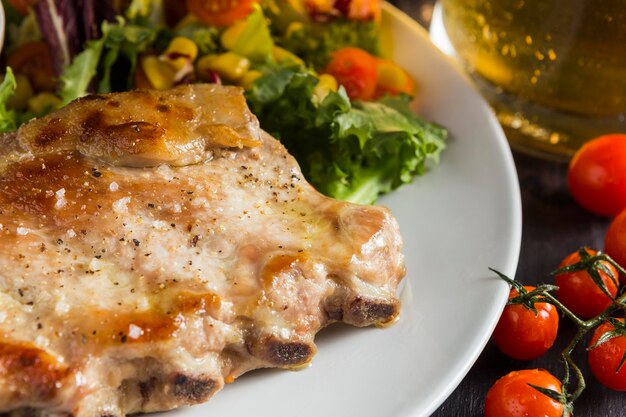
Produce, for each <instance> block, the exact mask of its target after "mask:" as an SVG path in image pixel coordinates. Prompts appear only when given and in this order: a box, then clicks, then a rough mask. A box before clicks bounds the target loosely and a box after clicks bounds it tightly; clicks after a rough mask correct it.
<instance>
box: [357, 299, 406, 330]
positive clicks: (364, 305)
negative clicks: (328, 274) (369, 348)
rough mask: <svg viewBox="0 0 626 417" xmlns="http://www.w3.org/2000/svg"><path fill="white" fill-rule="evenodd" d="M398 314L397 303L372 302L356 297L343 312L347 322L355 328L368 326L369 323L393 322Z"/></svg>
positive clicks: (372, 300) (385, 301) (371, 300)
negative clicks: (347, 319)
mask: <svg viewBox="0 0 626 417" xmlns="http://www.w3.org/2000/svg"><path fill="white" fill-rule="evenodd" d="M398 313H399V303H398V302H397V301H396V302H393V303H389V302H388V301H387V300H374V299H367V298H363V297H360V296H357V297H356V298H355V299H354V300H353V301H352V302H351V303H350V304H349V306H348V311H347V312H345V314H346V315H347V316H349V320H350V321H349V322H350V324H352V325H355V326H368V325H370V324H371V323H375V324H385V323H388V322H391V321H393V320H395V318H396V316H397V315H398Z"/></svg>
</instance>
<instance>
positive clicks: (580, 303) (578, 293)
mask: <svg viewBox="0 0 626 417" xmlns="http://www.w3.org/2000/svg"><path fill="white" fill-rule="evenodd" d="M586 251H587V253H588V254H590V255H595V254H596V251H594V250H591V249H586ZM579 261H580V255H579V254H578V251H576V252H573V253H571V254H569V255H568V256H567V257H566V258H565V259H564V260H563V262H561V265H559V267H560V268H562V267H564V266H567V265H572V264H575V263H577V262H579ZM602 263H603V264H604V265H605V266H606V267H607V268H608V269H609V270H610V271H611V273H612V274H613V277H614V278H615V281H616V282H617V279H618V275H617V270H616V269H615V268H614V267H613V266H612V265H611V264H609V263H608V262H605V261H602ZM598 272H599V273H600V277H601V278H602V282H604V285H605V286H606V288H607V290H608V291H609V294H611V296H612V297H613V298H615V295H616V294H617V286H616V285H615V282H613V280H612V279H611V278H610V277H609V276H608V275H607V274H605V273H604V272H602V271H601V270H598ZM555 285H556V286H557V287H559V289H558V290H557V292H556V296H557V298H558V299H559V301H560V302H562V303H563V304H564V305H565V307H567V308H569V309H570V310H571V312H572V313H574V314H576V315H577V316H578V317H580V318H582V319H590V318H592V317H594V316H597V315H598V314H600V313H602V311H604V309H606V308H607V307H608V306H609V305H610V304H611V302H612V301H613V300H612V299H611V298H610V297H609V296H607V295H606V294H605V293H603V292H602V290H601V289H600V288H599V287H598V286H597V285H596V283H595V282H593V279H592V278H591V276H590V275H589V273H588V272H587V271H584V270H580V271H574V272H568V273H563V274H558V275H557V276H556V277H555Z"/></svg>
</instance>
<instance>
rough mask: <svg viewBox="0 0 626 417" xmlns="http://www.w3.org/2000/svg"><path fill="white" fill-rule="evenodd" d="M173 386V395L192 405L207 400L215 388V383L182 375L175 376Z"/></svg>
mask: <svg viewBox="0 0 626 417" xmlns="http://www.w3.org/2000/svg"><path fill="white" fill-rule="evenodd" d="M173 385H174V389H173V392H174V395H175V396H176V397H178V398H181V399H184V400H187V401H189V402H190V403H192V404H194V403H198V402H201V401H204V400H206V399H207V398H209V397H210V396H211V393H212V392H213V390H214V389H215V387H216V383H215V381H214V380H213V379H211V378H197V377H190V376H187V375H184V374H177V375H175V376H174V378H173Z"/></svg>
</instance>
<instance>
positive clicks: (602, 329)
mask: <svg viewBox="0 0 626 417" xmlns="http://www.w3.org/2000/svg"><path fill="white" fill-rule="evenodd" d="M618 320H619V321H621V322H624V319H618ZM614 328H615V327H613V325H612V324H611V323H608V322H607V323H603V324H602V325H600V326H599V327H598V328H597V329H596V330H595V331H594V333H593V336H592V337H591V341H590V343H589V346H593V345H594V344H595V343H596V342H597V341H598V339H599V338H600V336H602V335H603V334H604V333H606V332H609V331H611V330H613V329H614ZM624 352H626V336H617V337H614V338H612V339H609V340H607V341H606V342H604V343H602V344H601V345H598V346H596V347H594V348H593V349H591V350H590V351H589V357H588V359H589V366H590V367H591V371H592V372H593V374H594V375H595V377H596V378H597V379H598V381H600V382H601V383H602V384H603V385H605V386H607V387H609V388H611V389H614V390H616V391H626V366H622V367H621V368H619V365H620V362H621V360H622V357H623V356H624ZM618 368H619V370H618Z"/></svg>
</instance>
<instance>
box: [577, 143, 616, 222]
mask: <svg viewBox="0 0 626 417" xmlns="http://www.w3.org/2000/svg"><path fill="white" fill-rule="evenodd" d="M568 182H569V188H570V191H571V193H572V195H573V196H574V199H575V200H576V201H578V203H579V204H580V205H581V206H583V207H584V208H585V209H587V210H589V211H591V212H593V213H597V214H601V215H605V216H615V215H617V214H618V213H619V212H621V211H622V210H623V209H624V208H626V135H624V134H611V135H605V136H600V137H598V138H595V139H593V140H592V141H590V142H587V143H586V144H585V145H583V147H582V148H580V149H579V150H578V152H576V154H575V155H574V157H573V158H572V161H571V162H570V165H569V174H568Z"/></svg>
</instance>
